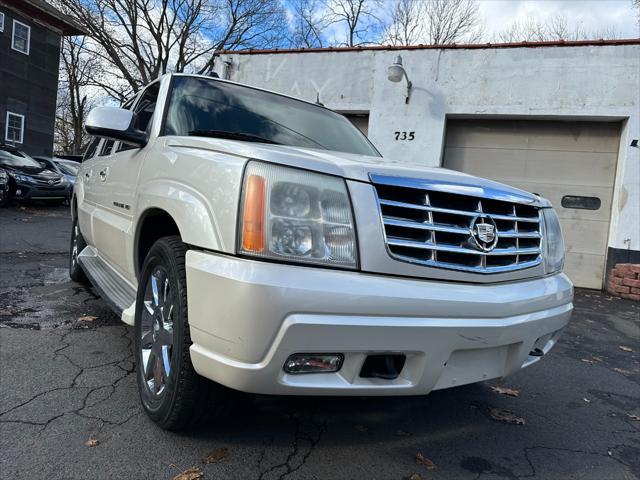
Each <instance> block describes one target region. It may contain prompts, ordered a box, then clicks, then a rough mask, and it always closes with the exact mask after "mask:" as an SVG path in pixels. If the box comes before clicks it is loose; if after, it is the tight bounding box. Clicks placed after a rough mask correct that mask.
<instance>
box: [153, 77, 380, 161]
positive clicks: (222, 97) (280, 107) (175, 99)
mask: <svg viewBox="0 0 640 480" xmlns="http://www.w3.org/2000/svg"><path fill="white" fill-rule="evenodd" d="M225 132H226V133H230V134H233V135H234V137H235V138H236V139H238V140H243V139H245V140H249V141H261V140H262V141H263V142H264V143H278V144H282V145H291V146H296V147H307V148H321V149H324V150H334V151H338V152H346V153H357V154H361V155H373V156H380V154H379V153H378V152H377V150H376V149H375V147H374V146H373V145H372V144H371V142H369V141H368V140H367V138H366V137H365V136H364V135H363V134H362V132H360V130H358V129H357V128H356V127H355V126H353V124H352V123H351V122H350V121H349V120H347V119H346V118H345V117H343V116H342V115H340V114H338V113H335V112H333V111H331V110H328V109H326V108H323V107H320V106H316V105H311V104H309V103H306V102H302V101H300V100H295V99H293V98H289V97H285V96H283V95H278V94H276V93H269V92H265V91H262V90H257V89H255V88H250V87H244V86H242V85H235V84H232V83H226V82H220V81H216V80H213V79H211V80H210V79H206V78H198V77H187V76H184V77H183V76H177V77H175V78H174V84H173V90H172V93H171V101H170V104H169V109H168V112H167V119H166V123H165V130H164V133H165V135H197V136H212V137H224V138H230V136H229V135H225ZM241 137H245V138H241Z"/></svg>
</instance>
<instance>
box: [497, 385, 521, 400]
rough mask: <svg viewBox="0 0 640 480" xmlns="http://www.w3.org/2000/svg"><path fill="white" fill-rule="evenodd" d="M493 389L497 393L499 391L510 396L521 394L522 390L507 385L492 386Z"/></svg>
mask: <svg viewBox="0 0 640 480" xmlns="http://www.w3.org/2000/svg"><path fill="white" fill-rule="evenodd" d="M491 390H493V391H494V392H496V393H499V394H500V395H507V396H508V397H517V396H518V395H520V392H519V391H518V390H514V389H512V388H507V387H497V386H496V387H491Z"/></svg>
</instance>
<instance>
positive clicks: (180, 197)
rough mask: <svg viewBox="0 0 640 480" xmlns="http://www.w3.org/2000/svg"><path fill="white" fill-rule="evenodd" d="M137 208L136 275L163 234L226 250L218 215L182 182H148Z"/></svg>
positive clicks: (188, 242)
mask: <svg viewBox="0 0 640 480" xmlns="http://www.w3.org/2000/svg"><path fill="white" fill-rule="evenodd" d="M138 209H139V212H140V213H139V214H138V216H137V221H136V222H135V224H136V229H135V235H134V249H135V250H134V259H133V260H134V265H135V273H136V277H138V276H139V274H140V269H141V266H142V263H143V262H144V259H145V256H146V253H147V252H148V251H149V250H148V249H149V248H151V245H152V244H153V242H155V241H156V240H157V239H158V238H161V237H163V236H167V235H179V236H180V238H181V239H182V241H183V242H184V243H186V244H188V245H193V246H197V247H201V248H206V249H209V250H222V249H223V245H222V242H221V241H220V235H219V232H218V230H217V225H216V221H215V218H214V216H213V213H212V211H211V209H210V207H209V205H208V204H207V202H206V200H205V199H204V198H203V197H202V196H201V195H200V194H199V193H198V192H196V191H195V190H193V189H191V188H189V187H187V186H185V185H183V184H180V183H178V182H175V181H167V182H162V183H161V182H155V183H154V184H151V185H147V187H146V188H145V189H144V190H143V191H142V192H141V193H140V195H139V197H138ZM149 242H151V243H149Z"/></svg>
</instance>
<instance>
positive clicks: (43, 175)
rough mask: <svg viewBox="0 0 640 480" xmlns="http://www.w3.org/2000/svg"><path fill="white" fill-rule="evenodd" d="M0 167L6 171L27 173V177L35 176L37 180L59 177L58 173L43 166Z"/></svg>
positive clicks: (20, 173)
mask: <svg viewBox="0 0 640 480" xmlns="http://www.w3.org/2000/svg"><path fill="white" fill-rule="evenodd" d="M0 168H2V169H3V170H4V171H5V172H7V173H17V174H19V175H28V176H29V177H32V178H35V179H37V180H57V179H59V178H60V177H61V175H60V174H59V173H56V172H52V171H51V170H47V169H45V168H35V167H16V166H10V165H0Z"/></svg>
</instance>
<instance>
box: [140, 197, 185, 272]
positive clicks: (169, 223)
mask: <svg viewBox="0 0 640 480" xmlns="http://www.w3.org/2000/svg"><path fill="white" fill-rule="evenodd" d="M169 235H179V236H180V238H184V237H183V236H182V233H181V231H180V227H179V226H178V223H177V222H176V221H175V220H174V218H173V217H172V216H171V214H170V213H169V212H167V211H166V210H163V209H162V208H157V207H149V208H147V209H146V210H145V211H144V212H142V213H141V215H140V217H139V219H138V223H137V228H136V233H135V240H134V251H133V261H134V265H135V273H136V277H137V278H139V277H140V272H141V270H142V264H143V263H144V260H145V258H146V257H147V254H148V253H149V250H150V249H151V247H152V246H153V244H154V243H155V242H156V241H157V240H159V239H160V238H162V237H166V236H169Z"/></svg>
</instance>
